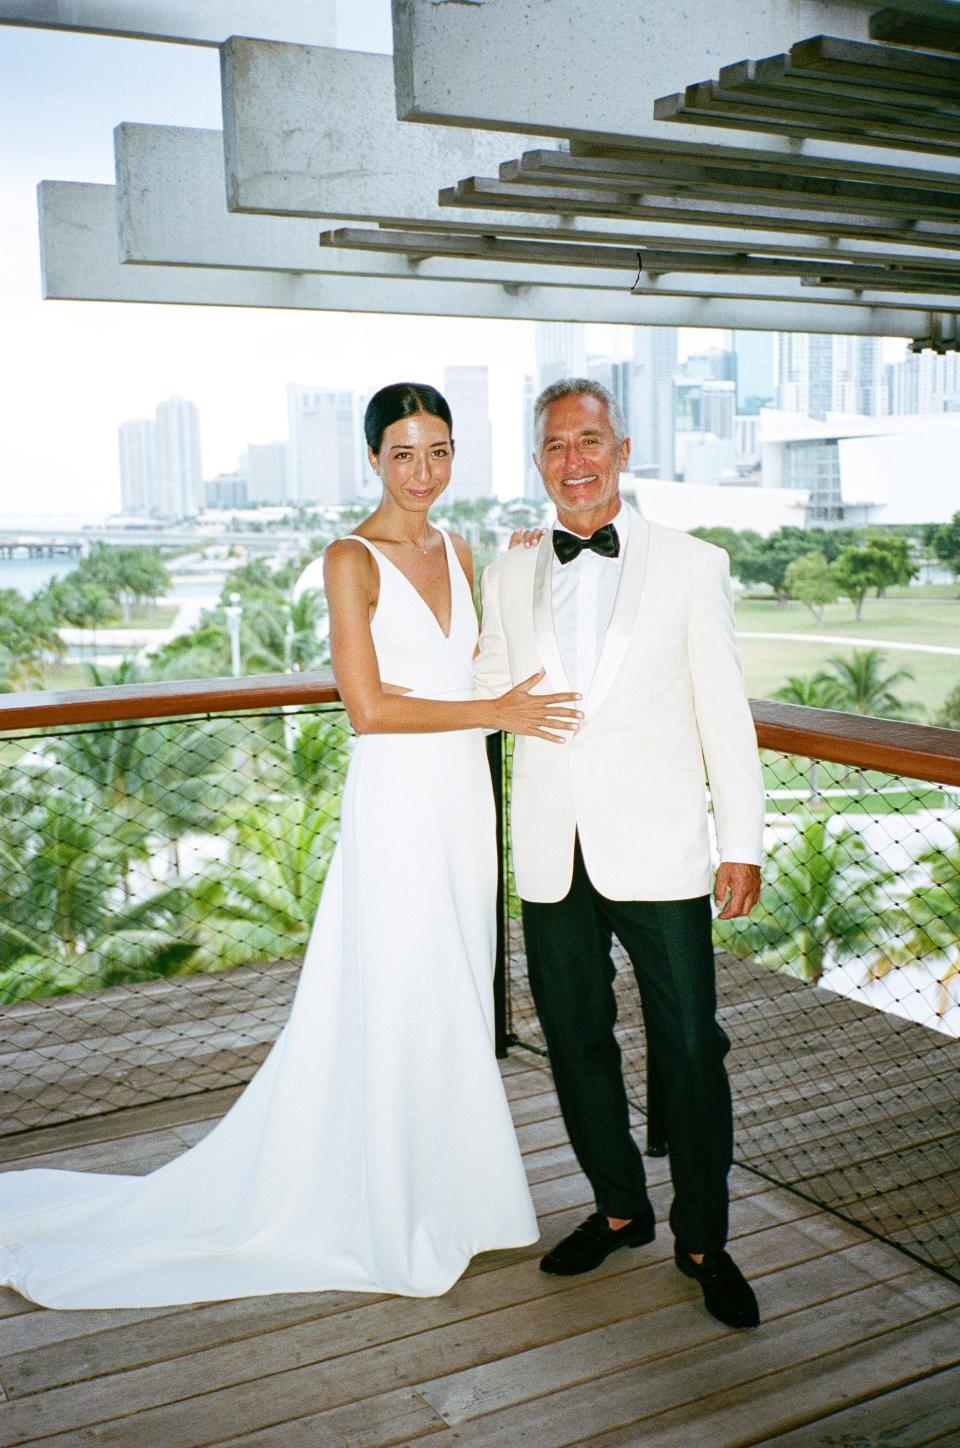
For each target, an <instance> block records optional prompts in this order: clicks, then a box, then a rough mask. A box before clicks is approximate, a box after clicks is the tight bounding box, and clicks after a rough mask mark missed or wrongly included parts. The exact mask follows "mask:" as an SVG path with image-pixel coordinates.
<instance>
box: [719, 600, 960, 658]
mask: <svg viewBox="0 0 960 1448" xmlns="http://www.w3.org/2000/svg"><path fill="white" fill-rule="evenodd" d="M737 627H738V628H741V629H747V630H751V631H759V632H764V633H807V634H813V633H816V634H820V633H822V634H840V635H842V636H843V637H844V638H865V639H890V640H891V641H892V642H898V641H899V642H902V643H911V644H942V645H944V646H945V647H947V648H953V649H960V599H957V598H954V599H949V598H926V597H917V598H916V599H914V598H868V599H866V600H865V602H864V605H863V617H862V618H861V619H860V621H859V622H857V620H856V619H855V618H854V614H853V605H852V604H851V603H850V602H849V600H842V601H841V602H840V603H831V604H828V605H827V607H826V609H825V610H824V616H823V623H822V624H819V625H818V624H817V623H816V622H815V620H814V617H813V614H812V613H811V612H810V610H809V609H808V608H807V607H806V606H805V605H804V604H802V603H786V604H777V603H773V602H770V603H767V602H765V601H760V600H758V599H752V598H745V599H742V600H741V601H740V602H739V603H738V604H737Z"/></svg>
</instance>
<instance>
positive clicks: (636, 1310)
mask: <svg viewBox="0 0 960 1448" xmlns="http://www.w3.org/2000/svg"><path fill="white" fill-rule="evenodd" d="M504 1074H505V1080H506V1084H507V1089H508V1092H509V1095H510V1098H511V1102H512V1105H513V1111H514V1116H515V1120H516V1123H517V1127H518V1131H519V1135H520V1140H521V1144H522V1147H523V1151H524V1156H525V1161H526V1164H527V1170H528V1174H529V1177H530V1181H531V1183H532V1185H533V1191H534V1196H535V1199H536V1203H537V1209H538V1212H539V1215H540V1221H541V1227H542V1232H543V1240H544V1242H546V1243H549V1242H552V1241H554V1240H556V1238H557V1237H559V1236H560V1235H561V1234H562V1233H564V1232H565V1231H567V1230H569V1229H570V1227H571V1226H572V1225H574V1224H575V1223H576V1222H577V1221H578V1220H579V1219H580V1218H581V1216H582V1215H583V1213H584V1211H585V1210H586V1209H588V1203H589V1191H588V1187H587V1184H586V1182H585V1180H584V1178H583V1177H582V1176H581V1175H580V1173H579V1171H578V1170H577V1167H576V1163H575V1161H574V1159H573V1157H572V1155H571V1152H570V1150H569V1147H568V1146H567V1145H566V1142H565V1138H564V1132H563V1126H562V1123H561V1121H560V1120H559V1117H558V1112H557V1106H556V1101H555V1098H554V1096H553V1093H552V1091H551V1090H550V1085H549V1078H548V1077H547V1076H546V1075H545V1073H544V1071H543V1070H542V1069H541V1068H539V1067H538V1066H536V1065H531V1064H530V1058H529V1057H525V1056H524V1055H523V1054H521V1053H516V1054H514V1056H512V1058H511V1059H510V1060H509V1061H508V1062H507V1063H505V1068H504ZM237 1089H238V1088H236V1087H228V1088H222V1089H220V1090H217V1091H211V1092H208V1093H206V1094H204V1095H199V1096H187V1097H182V1098H180V1099H176V1100H171V1101H167V1102H163V1103H158V1104H156V1105H150V1106H142V1107H135V1108H133V1109H131V1110H128V1111H123V1112H119V1113H116V1114H114V1115H110V1116H104V1117H99V1118H96V1117H91V1118H90V1119H88V1120H84V1121H78V1122H73V1123H69V1124H64V1125H61V1126H55V1127H51V1128H48V1129H45V1130H42V1131H37V1132H33V1133H31V1134H30V1135H28V1136H22V1137H19V1138H14V1139H9V1140H7V1141H6V1142H5V1143H3V1157H4V1162H5V1165H4V1169H10V1168H12V1167H15V1166H17V1165H31V1166H39V1165H44V1166H47V1165H49V1166H61V1167H77V1168H86V1169H100V1170H120V1171H124V1170H127V1171H132V1172H143V1171H147V1170H149V1169H151V1168H152V1167H155V1166H157V1165H159V1164H160V1163H161V1162H163V1161H165V1160H167V1159H168V1158H169V1157H170V1156H172V1155H174V1154H176V1153H177V1152H179V1151H181V1150H183V1148H184V1146H186V1145H188V1144H190V1143H192V1142H194V1141H196V1140H197V1139H198V1138H199V1137H200V1136H201V1135H202V1134H203V1133H204V1132H205V1131H206V1130H208V1129H209V1126H210V1124H211V1122H212V1121H213V1120H215V1119H216V1117H217V1116H218V1115H219V1114H220V1113H221V1112H222V1111H223V1110H224V1109H225V1107H226V1106H227V1105H228V1104H229V1102H230V1101H231V1100H232V1099H233V1098H234V1096H235V1095H236V1091H237ZM650 1166H651V1180H652V1183H653V1188H652V1197H653V1201H654V1204H655V1206H656V1208H657V1213H658V1217H660V1218H661V1220H663V1219H664V1218H665V1216H666V1211H667V1207H668V1202H669V1185H668V1181H667V1172H666V1167H665V1163H663V1162H662V1161H654V1162H651V1163H650ZM732 1186H733V1191H734V1202H733V1208H732V1231H733V1242H732V1250H733V1252H734V1253H735V1255H736V1257H737V1259H738V1261H739V1262H740V1263H741V1265H742V1266H743V1268H744V1269H745V1271H746V1272H747V1273H748V1275H750V1276H751V1278H752V1279H753V1280H754V1282H755V1285H756V1288H757V1293H758V1296H759V1298H760V1303H761V1309H762V1312H763V1317H764V1322H763V1325H762V1326H761V1327H760V1328H759V1329H758V1330H756V1331H753V1332H747V1333H735V1332H731V1331H729V1330H727V1329H725V1328H723V1327H721V1326H720V1325H719V1324H718V1323H716V1322H714V1320H713V1319H712V1318H711V1317H709V1316H708V1315H707V1313H706V1312H705V1311H704V1309H703V1306H702V1303H701V1301H700V1298H699V1293H698V1291H697V1289H696V1287H695V1286H694V1285H693V1284H692V1283H690V1282H688V1281H687V1279H686V1278H684V1277H682V1276H681V1275H680V1274H679V1273H678V1272H677V1271H676V1269H675V1268H674V1266H673V1264H672V1261H671V1240H670V1235H669V1231H667V1230H666V1229H664V1230H663V1231H662V1232H661V1235H660V1237H659V1238H658V1240H657V1242H656V1243H655V1244H654V1245H652V1246H650V1247H647V1248H644V1249H642V1250H639V1251H627V1252H619V1253H616V1254H615V1255H614V1256H613V1257H612V1258H610V1259H609V1260H608V1261H607V1262H606V1263H605V1264H604V1266H603V1267H602V1268H601V1269H600V1270H599V1271H597V1272H596V1273H593V1274H591V1275H589V1276H587V1277H581V1278H574V1279H567V1280H557V1279H551V1278H549V1277H545V1276H544V1275H543V1274H542V1273H540V1272H538V1271H537V1268H536V1258H537V1256H538V1254H539V1251H541V1250H542V1247H541V1248H531V1249H523V1250H520V1251H513V1252H503V1253H490V1254H487V1255H486V1256H484V1257H482V1258H478V1259H477V1260H476V1261H475V1262H474V1263H473V1265H472V1266H471V1269H470V1270H469V1272H468V1273H467V1274H466V1276H465V1277H464V1278H463V1279H462V1280H461V1281H460V1282H459V1283H458V1284H457V1285H456V1286H455V1287H454V1288H453V1289H452V1290H451V1291H450V1292H449V1293H447V1294H446V1296H444V1297H442V1298H436V1299H430V1300H418V1301H412V1300H406V1299H402V1298H388V1297H371V1296H367V1295H348V1294H343V1293H324V1294H318V1295H296V1296H286V1297H269V1298H259V1299H250V1300H245V1301H240V1302H229V1303H216V1304H212V1305H209V1306H202V1307H194V1308H188V1309H184V1308H173V1309H170V1308H168V1309H163V1310H158V1309H153V1310H147V1311H113V1312H89V1313H57V1312H50V1311H46V1310H43V1309H38V1308H34V1307H31V1306H30V1305H29V1304H27V1303H25V1302H24V1301H23V1300H22V1299H21V1298H19V1297H17V1296H16V1295H15V1294H14V1293H12V1292H9V1291H8V1292H0V1385H2V1393H3V1399H2V1401H0V1445H7V1444H15V1443H40V1442H42V1443H44V1444H49V1445H53V1444H56V1445H59V1448H92V1445H94V1444H96V1445H122V1448H134V1445H136V1448H200V1445H202V1444H221V1445H227V1444H229V1445H237V1448H240V1445H243V1448H267V1445H283V1448H380V1445H387V1444H421V1443H422V1444H423V1445H430V1448H454V1445H457V1448H468V1445H502V1448H516V1445H529V1448H560V1445H566V1444H574V1443H577V1444H589V1445H591V1448H614V1445H643V1448H733V1445H747V1444H766V1443H775V1444H776V1445H777V1448H828V1445H829V1448H839V1445H845V1448H854V1445H855V1448H880V1445H884V1448H888V1445H889V1448H920V1445H923V1444H934V1443H935V1444H939V1445H941V1448H945V1445H948V1444H952V1445H956V1444H958V1443H960V1289H958V1288H957V1287H956V1286H955V1285H953V1284H952V1283H950V1282H947V1281H946V1280H944V1279H943V1278H942V1277H939V1276H938V1275H936V1274H935V1273H933V1272H932V1271H930V1270H928V1269H927V1268H924V1267H920V1266H917V1265H915V1264H913V1263H911V1261H910V1260H909V1259H908V1258H906V1257H905V1256H904V1255H903V1254H902V1253H900V1252H898V1251H896V1250H895V1249H894V1248H892V1247H889V1246H886V1245H884V1244H881V1243H879V1242H877V1241H875V1240H873V1239H871V1238H868V1237H867V1236H865V1235H864V1234H862V1233H861V1232H860V1231H858V1230H857V1229H856V1228H854V1227H851V1226H848V1225H847V1224H846V1223H844V1222H842V1221H840V1220H838V1219H837V1218H836V1217H835V1216H832V1215H830V1214H828V1213H825V1212H822V1211H819V1210H817V1209H816V1208H815V1207H814V1206H812V1205H811V1204H810V1203H808V1202H805V1201H803V1200H802V1199H801V1198H799V1197H797V1196H794V1195H792V1194H789V1193H787V1192H785V1191H783V1190H781V1189H779V1188H771V1187H769V1186H768V1185H767V1184H766V1183H765V1182H764V1181H763V1179H762V1178H760V1177H758V1176H756V1175H754V1174H753V1173H750V1172H747V1171H744V1170H741V1169H736V1170H735V1171H734V1174H733V1178H732Z"/></svg>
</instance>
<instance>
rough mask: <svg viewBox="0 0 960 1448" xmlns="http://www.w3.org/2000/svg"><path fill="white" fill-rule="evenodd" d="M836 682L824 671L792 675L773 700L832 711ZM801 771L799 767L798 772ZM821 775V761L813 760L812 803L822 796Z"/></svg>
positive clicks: (809, 775) (810, 770)
mask: <svg viewBox="0 0 960 1448" xmlns="http://www.w3.org/2000/svg"><path fill="white" fill-rule="evenodd" d="M836 682H837V681H836V679H835V678H834V677H833V676H832V675H831V674H828V673H825V672H824V670H823V669H819V670H818V671H817V673H815V674H791V675H790V676H789V678H788V679H787V682H786V683H785V684H781V685H780V688H779V689H776V690H775V691H774V693H773V694H772V695H771V698H773V699H778V700H779V701H780V702H781V703H783V704H798V705H800V707H801V708H804V709H830V708H832V707H833V706H832V700H833V697H834V690H835V688H836ZM799 771H800V766H799V765H798V766H797V772H798V773H799ZM819 774H820V762H819V760H817V759H811V760H810V763H809V766H808V768H807V779H808V781H809V783H810V800H811V802H812V801H813V800H816V799H818V798H819V796H820V788H819V782H818V780H819Z"/></svg>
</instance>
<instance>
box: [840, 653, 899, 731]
mask: <svg viewBox="0 0 960 1448" xmlns="http://www.w3.org/2000/svg"><path fill="white" fill-rule="evenodd" d="M827 663H828V664H829V665H830V668H831V669H832V670H833V673H834V675H835V682H833V683H832V684H831V686H830V689H829V691H828V693H827V697H828V699H829V702H828V703H827V704H826V706H825V707H826V708H829V709H839V710H841V711H842V712H843V713H845V714H871V715H873V717H874V718H875V719H905V718H907V717H909V716H910V715H911V714H913V715H914V716H916V715H917V714H918V713H922V712H923V706H922V705H921V704H917V703H915V702H909V701H904V700H903V699H900V698H898V696H897V695H896V694H895V693H894V689H895V688H896V687H897V685H898V684H904V683H907V682H911V683H912V682H913V673H912V671H911V670H910V669H894V671H893V673H891V674H885V673H884V667H885V664H886V656H885V655H884V653H883V651H882V650H881V649H854V650H853V653H852V654H851V655H850V658H849V659H844V658H841V657H840V656H839V655H837V654H835V655H833V656H832V657H831V658H829V659H828V660H827ZM824 678H827V679H829V675H824Z"/></svg>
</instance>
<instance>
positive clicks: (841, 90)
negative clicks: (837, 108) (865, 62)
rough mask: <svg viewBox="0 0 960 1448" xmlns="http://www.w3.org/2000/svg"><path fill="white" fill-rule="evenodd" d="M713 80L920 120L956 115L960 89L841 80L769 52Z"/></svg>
mask: <svg viewBox="0 0 960 1448" xmlns="http://www.w3.org/2000/svg"><path fill="white" fill-rule="evenodd" d="M717 81H718V83H719V85H720V88H721V90H725V91H741V90H742V91H744V92H745V93H746V94H748V95H765V96H770V97H772V98H773V99H777V98H782V99H783V100H787V101H790V100H794V101H795V100H797V99H798V97H803V96H812V97H826V98H828V99H830V100H832V101H834V102H835V103H837V102H841V103H842V102H845V101H848V100H851V101H870V102H871V103H874V104H881V105H883V106H884V107H886V108H887V109H888V111H889V113H890V114H891V115H892V116H897V118H898V119H899V118H902V119H906V120H915V119H923V117H924V116H929V115H931V114H937V113H938V112H940V111H943V112H944V113H950V114H956V112H957V110H958V108H960V91H958V92H957V94H956V95H954V94H953V93H952V92H944V93H943V94H937V95H932V94H921V93H917V92H914V91H910V90H898V89H897V88H896V87H893V86H883V85H875V84H874V83H873V82H872V81H842V80H838V79H837V78H836V76H833V75H820V74H818V72H817V71H812V70H795V69H794V68H793V66H792V65H791V64H790V57H789V56H788V55H769V56H767V57H765V58H764V59H763V60H740V61H737V62H736V63H735V64H733V65H724V66H721V67H720V71H719V74H718V75H717Z"/></svg>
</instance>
